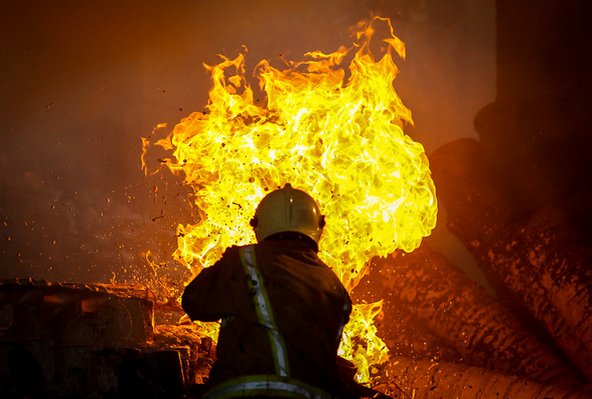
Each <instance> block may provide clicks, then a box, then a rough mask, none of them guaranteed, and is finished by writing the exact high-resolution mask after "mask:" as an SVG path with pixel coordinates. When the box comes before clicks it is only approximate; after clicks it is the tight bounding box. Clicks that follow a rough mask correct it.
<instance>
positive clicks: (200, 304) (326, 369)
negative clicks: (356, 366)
mask: <svg viewBox="0 0 592 399" xmlns="http://www.w3.org/2000/svg"><path fill="white" fill-rule="evenodd" d="M310 244H311V243H309V242H308V241H307V240H303V239H281V240H273V239H267V240H263V242H261V243H259V244H257V245H252V246H246V247H231V248H229V249H228V250H226V252H225V253H224V255H223V256H222V258H221V259H220V260H219V261H218V262H217V263H216V264H215V265H214V266H212V267H210V268H207V269H204V270H203V271H202V272H201V273H200V274H199V275H198V276H197V277H196V278H195V279H194V280H193V281H192V282H191V283H190V284H189V285H188V286H187V287H186V289H185V292H184V294H183V298H182V305H183V309H185V311H186V312H187V314H188V315H189V317H191V319H193V320H202V321H215V320H219V319H222V324H221V328H220V336H219V339H218V345H217V360H216V362H215V364H214V366H213V368H212V371H211V373H210V379H209V381H208V387H209V388H210V389H211V391H210V392H216V389H218V387H220V386H222V387H230V388H229V390H226V391H223V392H221V395H213V396H211V397H222V396H225V397H232V396H235V397H238V396H242V395H244V392H243V391H242V389H243V388H244V387H253V386H259V387H261V386H263V385H265V384H263V385H262V384H259V385H257V384H256V383H253V382H252V381H258V380H261V379H263V380H266V379H269V380H271V381H276V382H274V383H273V384H271V385H269V384H268V385H265V386H268V387H269V386H272V387H275V386H276V385H277V384H279V385H277V387H280V388H281V387H282V386H283V385H281V384H283V383H284V382H287V384H288V385H287V386H288V387H289V386H290V384H292V382H294V384H295V386H298V387H300V388H302V389H304V390H309V391H310V390H313V391H314V389H319V390H320V391H318V392H317V393H319V395H317V396H314V395H313V396H311V397H323V395H324V394H323V392H326V393H329V394H330V395H332V396H341V393H340V387H339V384H340V383H339V372H338V369H337V364H336V357H337V348H338V346H339V342H340V339H341V333H342V330H343V326H344V325H345V324H346V323H347V321H348V319H349V315H350V312H351V301H350V298H349V296H348V294H347V292H346V290H345V288H344V287H343V285H342V284H341V282H340V281H339V279H338V278H337V276H336V275H335V274H334V273H333V271H331V270H330V269H329V268H328V267H327V266H326V265H325V264H324V263H323V262H322V261H321V260H320V259H319V258H318V256H317V252H316V249H315V248H314V247H313V246H312V245H310ZM245 381H247V382H245ZM248 381H251V383H250V384H251V385H249V383H248ZM237 384H238V386H241V387H243V388H239V389H235V391H232V389H234V388H232V387H235V388H236V386H237ZM241 384H242V385H241ZM274 384H276V385H274ZM313 387H314V388H313ZM300 388H298V389H300ZM290 390H291V389H288V391H290ZM229 392H230V394H229ZM233 392H234V393H233ZM241 392H243V393H241ZM282 392H283V391H282ZM250 394H251V395H252V394H253V393H250ZM259 394H260V395H261V396H265V395H269V396H274V395H273V390H272V393H269V392H267V391H261V392H260V393H259ZM284 394H285V392H283V393H282V395H284ZM206 396H207V395H206ZM290 396H296V397H306V396H307V395H301V396H299V395H297V394H294V395H290Z"/></svg>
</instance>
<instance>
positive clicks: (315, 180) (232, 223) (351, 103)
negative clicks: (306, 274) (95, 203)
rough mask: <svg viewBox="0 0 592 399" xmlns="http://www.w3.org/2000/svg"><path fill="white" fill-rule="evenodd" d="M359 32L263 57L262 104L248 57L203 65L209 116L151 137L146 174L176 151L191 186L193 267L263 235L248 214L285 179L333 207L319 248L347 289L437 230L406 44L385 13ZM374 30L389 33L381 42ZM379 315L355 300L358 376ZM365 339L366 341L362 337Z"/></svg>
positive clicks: (182, 232) (380, 354)
mask: <svg viewBox="0 0 592 399" xmlns="http://www.w3.org/2000/svg"><path fill="white" fill-rule="evenodd" d="M358 29H359V30H358V32H357V34H356V42H355V44H354V45H353V47H351V48H349V49H348V48H345V47H341V48H340V49H338V50H337V51H335V52H333V53H330V54H325V53H322V52H320V51H313V52H309V53H307V54H306V55H305V56H306V57H307V59H306V60H305V61H298V62H294V61H288V62H286V65H285V66H284V67H283V68H281V69H278V68H276V67H273V66H272V65H271V64H270V63H269V62H268V61H267V60H263V61H261V62H260V63H259V64H258V65H257V67H256V69H255V75H256V77H257V79H258V81H259V86H260V89H261V90H262V91H263V93H262V94H263V95H265V97H266V100H267V101H266V102H265V103H264V104H262V105H259V104H258V100H257V99H256V96H255V94H254V93H255V91H254V90H253V88H252V87H251V85H250V84H249V82H248V81H247V78H246V72H245V62H244V61H245V55H244V54H239V55H238V56H237V57H236V58H234V59H230V58H227V57H224V56H221V57H222V61H221V62H220V63H219V64H217V65H214V66H206V68H207V69H208V70H209V71H210V74H211V79H212V88H211V90H210V93H209V103H208V105H207V107H206V112H204V113H198V112H196V113H193V114H191V115H189V116H188V117H187V118H184V119H183V120H182V121H181V122H180V123H179V124H178V125H177V126H176V127H175V128H174V130H173V131H172V133H171V134H170V135H168V136H167V137H165V138H163V139H160V140H158V141H155V142H150V141H148V140H147V139H143V149H144V151H143V156H142V161H143V167H144V169H145V171H146V173H152V172H150V171H149V170H148V167H147V165H146V163H145V159H146V152H147V151H148V150H149V149H150V148H151V146H152V145H155V146H159V147H162V148H163V149H165V150H170V151H172V155H173V156H172V157H171V158H168V159H166V160H165V165H166V166H167V167H168V168H169V169H170V170H171V171H172V172H173V173H175V174H180V175H182V176H183V177H184V181H185V183H186V184H188V185H190V186H191V187H192V188H193V190H194V205H195V207H196V209H197V210H198V212H199V220H198V221H196V222H195V223H193V224H185V225H179V227H178V231H177V233H178V249H177V251H176V252H175V257H176V258H177V259H178V260H179V261H181V262H182V263H183V264H185V265H186V266H187V267H189V268H190V269H191V270H192V271H193V272H199V271H200V270H201V269H202V268H203V267H208V266H211V265H213V264H214V262H215V261H216V260H218V259H219V258H220V257H221V255H222V253H223V252H224V250H225V249H226V248H227V247H229V246H231V245H245V244H249V243H253V242H255V236H254V234H253V232H252V229H251V227H250V226H249V220H250V218H251V217H252V216H253V214H254V212H255V207H256V205H257V204H258V203H259V201H260V200H261V199H262V198H263V196H264V195H265V194H266V193H267V192H268V191H270V190H273V189H275V188H277V187H280V186H283V185H284V184H285V183H288V182H289V183H291V184H292V185H293V186H295V187H297V188H300V189H303V190H305V191H306V192H308V193H310V194H311V195H312V196H313V197H315V198H316V199H317V200H318V202H319V203H320V206H321V211H322V212H323V213H324V214H326V215H327V227H326V228H325V231H324V233H323V237H322V239H321V242H320V256H321V258H322V259H323V260H324V261H325V262H326V263H327V264H328V265H329V266H330V267H331V268H332V269H333V270H334V271H335V272H336V273H337V275H338V276H339V277H340V278H341V280H342V282H343V283H344V285H345V286H346V288H348V289H352V288H353V287H354V286H355V285H356V284H357V283H358V282H359V281H360V279H361V278H362V277H363V276H364V274H365V273H366V272H367V269H368V266H369V260H370V259H371V258H372V257H374V256H386V255H388V254H390V253H392V252H393V251H395V250H396V249H403V250H405V251H412V250H414V249H415V248H417V247H418V246H419V244H420V242H421V240H422V238H423V237H425V236H427V235H429V234H430V232H431V230H432V228H433V227H434V226H435V223H436V212H437V204H436V196H435V189H434V185H433V182H432V180H431V177H430V170H429V165H428V161H427V157H426V156H425V153H424V149H423V146H422V145H421V144H419V143H417V142H414V141H413V140H412V139H411V138H410V137H409V136H407V135H405V133H404V131H403V128H404V127H405V125H406V124H409V125H410V124H412V119H411V112H410V111H409V110H408V109H407V108H406V107H405V106H404V105H403V103H402V101H401V99H400V98H399V96H398V95H397V93H396V91H395V89H394V87H393V81H394V79H395V77H396V74H397V66H396V65H395V63H394V60H393V54H394V53H396V54H398V55H399V56H400V57H404V55H405V50H404V45H403V43H402V42H401V41H400V40H399V39H398V38H397V37H396V36H395V35H394V32H393V26H392V25H391V22H390V20H389V19H386V18H379V17H376V18H373V19H371V20H369V21H363V22H361V23H360V24H359V25H358ZM379 29H380V30H379ZM377 32H381V34H382V33H383V34H384V37H383V38H382V39H381V40H380V42H379V43H377V42H376V39H375V36H376V35H375V34H376V33H377ZM374 47H378V48H379V49H378V51H377V52H376V53H380V57H377V56H376V55H375V51H373V48H374ZM245 53H246V49H245ZM159 127H160V126H159ZM379 311H380V304H376V305H369V306H368V305H366V308H364V309H361V308H358V309H357V310H356V311H355V312H354V315H353V317H352V322H350V325H349V326H348V328H346V332H345V341H344V343H343V344H342V351H343V352H344V355H345V356H346V357H349V358H354V359H356V362H357V364H358V366H360V367H361V369H362V370H361V372H362V373H363V374H365V376H363V377H361V379H362V380H367V379H368V365H369V364H370V365H371V364H377V363H382V362H384V361H385V360H386V358H387V354H386V352H387V350H386V346H385V345H384V344H383V343H382V342H381V341H380V340H379V339H378V338H376V337H375V336H374V333H375V329H373V328H370V327H369V326H371V324H372V319H373V318H374V317H375V316H376V315H377V314H378V312H379ZM360 336H363V340H365V341H367V342H366V343H365V344H363V345H361V344H359V343H356V342H355V341H356V340H354V337H357V339H359V338H360Z"/></svg>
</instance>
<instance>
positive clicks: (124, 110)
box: [0, 0, 495, 282]
mask: <svg viewBox="0 0 592 399" xmlns="http://www.w3.org/2000/svg"><path fill="white" fill-rule="evenodd" d="M3 8H4V9H3V11H2V14H1V15H2V16H1V17H0V18H1V19H2V20H1V24H0V25H1V27H0V29H1V34H0V40H1V44H0V51H1V54H0V68H1V74H0V76H1V77H0V82H1V85H2V86H1V93H2V95H1V97H0V101H1V106H0V112H1V121H2V123H1V127H0V129H2V130H1V132H2V146H0V242H1V244H0V251H1V259H0V277H2V278H13V277H25V276H30V277H34V278H45V279H48V280H50V281H56V280H67V281H98V282H105V281H108V280H110V279H111V278H112V277H113V275H114V273H116V278H117V280H118V281H123V280H126V279H129V278H130V277H131V276H133V275H138V274H139V275H142V274H146V273H147V272H148V269H146V266H145V264H146V262H145V260H144V255H143V254H144V253H145V252H146V250H150V251H152V253H153V254H154V255H155V256H156V259H158V260H159V261H161V262H166V263H167V266H166V269H169V270H170V271H171V272H172V273H177V272H178V273H184V272H183V271H182V270H180V269H179V268H180V266H179V265H175V264H174V263H173V262H172V260H171V258H170V253H171V252H172V251H173V250H174V246H175V239H174V234H175V226H176V225H177V224H178V223H184V222H190V221H191V220H192V219H191V218H192V216H191V210H190V209H189V207H188V204H187V190H186V189H185V188H183V187H181V186H180V182H179V180H178V179H176V178H172V177H170V178H167V176H166V174H163V175H162V176H160V177H155V178H146V177H145V176H144V175H143V173H142V171H141V170H140V137H142V136H144V137H146V136H148V135H149V134H150V133H151V131H152V129H153V127H154V126H155V125H156V124H157V123H161V122H167V123H168V125H169V128H172V127H173V126H174V124H175V123H176V122H178V121H179V120H180V119H181V118H182V117H184V116H186V115H188V114H189V113H191V112H193V111H199V110H202V109H203V106H204V105H205V103H206V100H207V91H208V89H209V77H208V75H207V73H206V72H205V70H204V68H203V66H202V63H209V64H212V63H214V62H216V61H217V57H216V54H226V55H228V56H234V55H235V54H236V52H237V51H239V50H240V49H241V46H242V45H246V46H247V47H248V49H249V52H248V58H247V63H248V64H247V67H249V66H250V67H251V68H252V67H253V66H254V65H255V64H256V63H257V62H258V61H259V60H261V59H263V58H268V59H270V60H271V61H272V62H279V59H280V56H281V57H284V58H287V59H299V58H300V57H301V55H302V54H303V53H304V52H306V51H310V50H315V49H320V50H323V51H327V52H329V51H334V50H335V49H337V48H338V47H339V45H342V44H345V45H349V44H350V43H351V39H350V36H349V34H350V32H351V27H353V26H354V25H355V24H356V23H357V22H358V21H360V20H362V19H364V18H367V17H369V16H370V15H372V14H373V13H374V14H378V15H383V16H387V17H390V18H391V19H392V20H393V22H394V24H395V29H396V33H397V35H398V36H399V37H400V38H401V39H402V40H403V41H405V43H406V45H407V54H408V55H407V59H406V60H405V61H401V60H399V62H398V63H399V66H400V69H401V72H400V75H399V78H398V80H397V82H396V84H398V87H397V90H398V91H399V93H400V95H401V97H402V99H403V101H404V102H405V103H406V105H407V106H408V107H409V108H410V109H411V110H412V112H413V115H414V120H415V124H416V125H415V130H414V131H413V132H409V133H411V134H412V135H413V137H414V138H415V139H416V140H418V141H420V142H422V143H423V144H424V146H425V147H426V150H427V152H428V154H429V153H430V152H432V151H433V150H435V149H436V148H437V147H438V146H440V145H441V144H443V143H445V142H447V141H449V140H451V139H454V138H458V137H473V136H475V133H474V128H473V117H474V115H475V114H476V112H477V111H478V110H479V109H480V108H482V107H483V106H484V105H485V104H487V103H489V102H491V101H492V100H493V98H494V95H495V49H494V40H495V37H494V36H495V35H494V24H495V17H494V16H495V10H494V8H495V7H494V2H493V1H479V2H471V1H460V0H456V1H452V2H447V3H446V5H442V4H439V3H438V2H435V1H421V2H416V1H399V2H388V1H322V2H318V1H279V2H278V1H255V2H241V1H208V2H190V1H176V2H166V3H165V2H156V1H148V2H142V5H141V6H134V5H132V3H130V2H113V1H106V2H105V1H101V2H98V1H92V2H75V1H60V2H54V3H52V4H51V7H50V6H49V5H48V4H47V3H45V2H40V1H25V2H18V3H17V2H11V3H10V4H7V5H4V6H3ZM446 242H448V241H446ZM443 245H448V244H443ZM185 277H186V276H185Z"/></svg>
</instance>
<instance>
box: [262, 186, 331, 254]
mask: <svg viewBox="0 0 592 399" xmlns="http://www.w3.org/2000/svg"><path fill="white" fill-rule="evenodd" d="M251 225H252V226H253V227H254V230H255V236H256V237H257V241H258V242H261V241H263V240H264V239H266V238H267V237H269V236H271V235H273V234H276V233H283V232H297V233H301V234H304V235H306V236H308V237H310V238H312V239H313V240H314V241H315V242H316V243H318V242H319V239H320V238H321V232H322V231H323V227H324V226H325V217H324V216H323V215H321V212H320V210H319V207H318V205H317V203H316V201H315V200H314V199H313V198H312V197H311V196H310V195H308V194H307V193H305V192H304V191H301V190H297V189H295V188H292V186H291V185H290V183H287V184H286V185H285V186H284V187H283V188H280V189H277V190H275V191H272V192H271V193H269V194H267V195H266V196H265V197H264V198H263V199H262V200H261V202H260V203H259V206H258V207H257V210H256V211H255V217H254V218H253V219H252V220H251Z"/></svg>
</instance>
